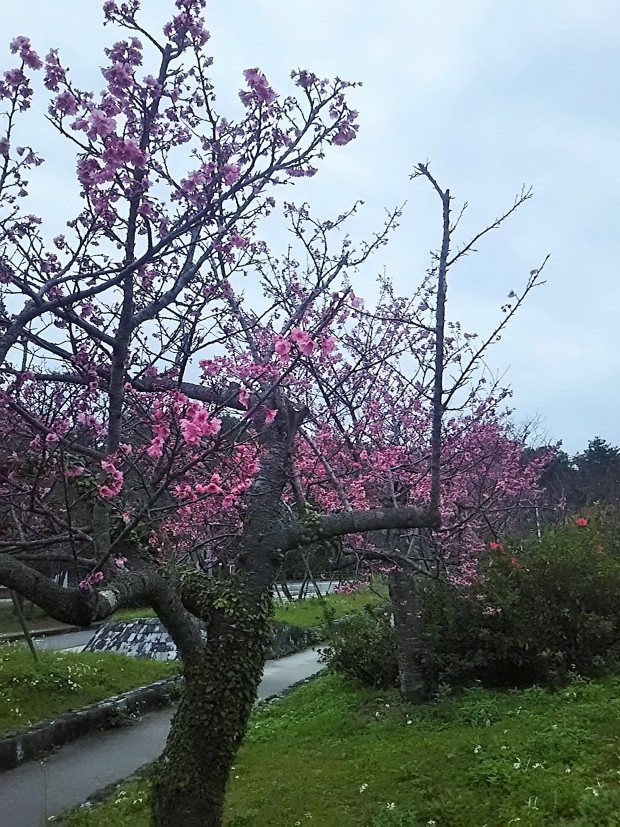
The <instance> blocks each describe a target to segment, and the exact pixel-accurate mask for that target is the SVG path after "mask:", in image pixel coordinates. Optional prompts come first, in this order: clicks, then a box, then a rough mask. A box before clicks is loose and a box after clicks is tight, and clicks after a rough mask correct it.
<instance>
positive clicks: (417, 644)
mask: <svg viewBox="0 0 620 827" xmlns="http://www.w3.org/2000/svg"><path fill="white" fill-rule="evenodd" d="M388 583H389V590H390V600H391V601H392V610H393V612H394V631H395V633H396V639H397V643H398V670H399V683H400V694H401V696H402V698H403V699H404V700H405V701H410V702H412V703H423V702H424V701H427V700H428V699H429V697H430V694H431V687H430V686H429V683H428V680H427V678H426V676H425V674H424V669H423V665H422V635H421V631H422V628H421V620H420V604H419V594H418V589H417V584H416V580H415V578H414V577H413V576H412V575H411V574H409V573H407V572H405V571H402V570H398V569H397V570H396V571H393V572H391V573H390V574H389V577H388Z"/></svg>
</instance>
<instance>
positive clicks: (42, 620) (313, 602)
mask: <svg viewBox="0 0 620 827" xmlns="http://www.w3.org/2000/svg"><path fill="white" fill-rule="evenodd" d="M376 591H378V592H379V594H376V593H375V592H373V591H370V590H369V589H363V590H361V591H359V592H356V593H355V594H328V595H325V596H324V597H321V598H318V597H311V598H308V599H307V600H300V601H293V602H292V603H281V602H277V603H276V605H275V615H274V616H275V619H276V620H277V621H278V622H279V623H288V624H290V625H291V626H319V625H320V624H321V623H323V621H324V611H323V607H324V606H325V605H326V606H329V607H330V608H331V609H332V610H333V612H334V615H333V616H334V618H338V617H343V616H344V615H346V614H352V613H354V612H358V611H361V610H362V609H363V608H364V606H367V605H370V606H377V605H380V604H381V603H384V602H385V601H386V600H387V590H386V589H385V588H384V587H378V588H377V589H376ZM31 614H32V616H31V618H30V619H29V620H28V621H27V623H28V628H29V629H37V630H38V629H53V628H63V627H64V626H65V624H63V623H59V622H58V621H57V620H53V619H52V618H50V617H48V616H47V615H46V614H45V613H44V612H43V611H42V610H41V609H39V608H37V607H36V606H35V607H34V609H33V610H32V611H31ZM140 617H155V612H154V611H153V610H152V609H119V610H118V611H117V612H115V613H114V614H113V615H112V617H111V618H110V621H116V620H135V619H136V618H140ZM66 628H69V627H68V626H67V627H66ZM7 632H21V626H20V625H19V623H18V621H17V620H16V619H15V618H14V617H12V606H11V605H10V604H9V603H5V604H0V634H4V633H7Z"/></svg>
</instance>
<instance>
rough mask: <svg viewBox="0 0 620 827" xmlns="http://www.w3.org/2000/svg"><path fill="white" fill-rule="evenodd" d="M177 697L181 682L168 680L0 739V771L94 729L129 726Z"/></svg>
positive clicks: (64, 714) (44, 753)
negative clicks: (134, 719)
mask: <svg viewBox="0 0 620 827" xmlns="http://www.w3.org/2000/svg"><path fill="white" fill-rule="evenodd" d="M180 694H181V679H180V678H168V679H166V680H161V681H156V682H155V683H151V684H148V685H146V686H140V687H138V688H137V689H131V690H130V691H129V692H123V693H122V694H121V695H115V696H113V697H111V698H106V699H105V700H103V701H98V702H97V703H95V704H91V705H90V706H85V707H83V708H82V709H78V710H76V711H74V712H64V713H62V714H61V715H58V717H56V718H53V719H52V720H49V721H44V722H43V723H41V724H38V725H37V726H34V727H31V728H29V729H27V730H20V731H17V732H15V733H12V734H11V735H8V736H6V737H4V738H0V772H1V771H3V770H10V769H13V768H14V767H17V766H18V765H19V764H21V763H22V762H24V761H30V760H32V759H33V758H39V757H41V756H43V755H46V754H47V753H50V752H52V751H53V750H55V749H57V748H58V747H61V746H63V745H64V744H67V743H69V742H70V741H75V740H76V739H77V738H80V737H82V736H83V735H88V734H89V733H90V732H93V731H94V730H96V729H110V728H112V727H115V726H128V725H131V724H132V723H133V722H134V721H133V718H132V716H138V715H140V714H143V713H145V712H151V711H153V710H154V709H159V708H161V707H162V706H167V705H168V704H170V703H172V702H173V701H174V700H176V698H178V697H179V695H180Z"/></svg>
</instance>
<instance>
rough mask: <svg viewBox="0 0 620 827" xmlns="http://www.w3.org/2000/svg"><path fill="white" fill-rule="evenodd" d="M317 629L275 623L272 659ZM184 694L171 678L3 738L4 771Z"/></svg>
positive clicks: (312, 637) (307, 640)
mask: <svg viewBox="0 0 620 827" xmlns="http://www.w3.org/2000/svg"><path fill="white" fill-rule="evenodd" d="M316 639H317V630H316V629H308V628H303V627H293V626H284V625H283V624H275V628H274V640H273V643H272V649H271V652H270V654H269V658H270V659H279V658H284V657H286V656H287V655H291V654H295V653H296V652H302V651H303V650H304V649H307V648H308V647H310V646H312V645H314V644H315V643H316V642H317V640H316ZM180 694H181V685H180V678H168V679H167V680H162V681H156V682H155V683H151V684H147V685H146V686H141V687H138V689H132V690H130V691H129V692H123V693H122V694H121V695H115V696H113V697H111V698H106V699H104V700H103V701H98V702H97V703H95V704H90V705H89V706H85V707H82V708H81V709H78V710H75V711H74V712H64V713H62V714H60V715H58V716H57V717H56V718H53V719H51V720H47V721H43V722H41V723H40V724H37V725H36V726H33V727H29V728H28V729H25V730H18V731H16V732H14V733H11V734H10V735H8V736H5V737H4V738H0V772H3V771H4V770H10V769H13V768H14V767H17V766H18V765H19V764H21V763H23V762H24V761H31V760H32V759H34V758H40V757H43V756H44V755H47V754H49V753H50V752H53V751H54V750H55V749H58V748H59V747H62V746H64V744H68V743H69V742H71V741H75V740H77V739H78V738H81V737H82V736H83V735H88V734H89V733H90V732H93V731H94V730H96V729H110V728H112V727H115V726H127V725H131V724H132V723H133V720H132V717H131V716H138V715H141V714H144V713H146V712H152V711H153V710H154V709H159V708H160V707H162V706H167V705H168V704H170V703H172V702H173V701H175V700H176V699H177V698H178V697H179V696H180Z"/></svg>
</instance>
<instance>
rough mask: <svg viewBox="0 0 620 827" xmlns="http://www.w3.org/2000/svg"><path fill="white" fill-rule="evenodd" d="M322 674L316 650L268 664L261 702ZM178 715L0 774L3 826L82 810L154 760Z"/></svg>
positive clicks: (30, 824) (160, 716)
mask: <svg viewBox="0 0 620 827" xmlns="http://www.w3.org/2000/svg"><path fill="white" fill-rule="evenodd" d="M77 634H82V633H81V632H80V633H77ZM319 671H320V666H319V664H318V654H317V652H315V651H314V650H312V649H308V650H306V651H305V652H298V653H297V654H295V655H290V656H289V657H286V658H280V659H279V660H272V661H267V664H266V666H265V673H264V676H263V680H262V682H261V685H260V688H259V693H258V697H259V698H260V699H264V698H268V697H270V696H271V695H275V694H277V693H279V692H282V691H283V690H284V689H286V688H287V687H289V686H291V685H292V684H294V683H296V682H297V681H300V680H303V679H304V678H308V677H310V676H311V675H314V674H316V673H317V672H319ZM172 714H173V709H165V710H162V711H159V712H152V713H150V714H149V715H145V716H144V717H143V719H142V720H141V722H140V723H137V724H136V725H135V726H133V727H127V728H124V729H115V730H107V731H105V732H99V733H96V734H93V735H88V736H85V737H84V738H80V739H79V740H77V741H74V742H73V743H71V744H67V745H66V746H65V747H63V748H62V749H61V750H59V752H57V753H55V754H54V755H50V756H48V757H47V758H45V759H44V760H42V761H30V762H28V763H26V764H23V765H22V766H20V767H17V768H16V769H14V770H8V771H6V772H3V773H0V827H43V825H45V824H46V823H47V822H48V820H49V819H50V817H52V816H57V815H59V814H60V813H61V812H63V811H64V810H67V809H69V808H73V807H78V806H79V805H80V804H81V803H82V802H84V801H87V800H88V798H89V797H90V796H92V795H93V794H94V793H95V792H97V790H100V789H101V788H102V787H105V786H107V785H108V784H113V783H116V782H119V781H122V780H123V779H124V778H126V777H127V776H128V775H131V774H132V773H134V772H135V771H136V770H137V769H138V768H139V767H141V766H142V765H143V764H146V763H148V762H149V761H152V760H154V759H155V758H156V757H157V756H158V755H159V754H160V753H161V751H162V749H163V747H164V744H165V741H166V736H167V734H168V730H169V728H170V718H171V716H172Z"/></svg>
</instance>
